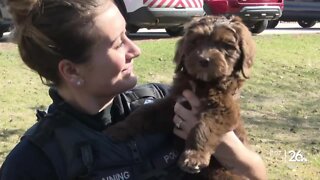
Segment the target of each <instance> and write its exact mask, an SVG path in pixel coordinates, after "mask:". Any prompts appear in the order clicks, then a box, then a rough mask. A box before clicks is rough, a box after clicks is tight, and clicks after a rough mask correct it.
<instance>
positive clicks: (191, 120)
mask: <svg viewBox="0 0 320 180" xmlns="http://www.w3.org/2000/svg"><path fill="white" fill-rule="evenodd" d="M182 95H183V97H184V98H185V99H184V100H187V101H188V102H189V104H190V106H191V109H190V110H189V109H187V108H185V107H184V106H182V105H181V104H180V103H181V101H180V102H177V103H176V104H175V106H174V111H175V116H174V118H173V121H174V124H175V126H176V127H175V128H174V130H173V132H174V133H175V134H176V135H177V136H179V137H180V138H182V139H187V137H188V134H189V132H190V130H191V129H192V128H193V127H195V126H196V125H197V124H198V122H199V116H198V114H199V110H200V100H199V98H198V97H196V95H195V94H194V93H193V92H192V91H190V90H185V91H183V93H182ZM220 142H221V143H220V145H219V146H218V147H217V149H216V151H215V153H214V156H215V157H216V158H217V159H218V161H219V162H220V163H221V164H223V165H224V166H225V167H226V168H227V169H229V170H230V171H232V172H234V173H236V174H238V175H242V176H245V177H247V178H249V179H259V180H260V179H267V175H266V168H265V165H264V163H263V161H262V159H261V157H260V156H259V155H258V154H257V153H255V152H253V151H251V150H250V149H248V148H247V147H246V146H245V145H244V144H243V143H242V142H241V141H240V140H239V138H238V137H237V136H236V135H235V133H234V132H233V131H229V132H228V133H226V134H224V135H223V136H222V137H221V139H220Z"/></svg>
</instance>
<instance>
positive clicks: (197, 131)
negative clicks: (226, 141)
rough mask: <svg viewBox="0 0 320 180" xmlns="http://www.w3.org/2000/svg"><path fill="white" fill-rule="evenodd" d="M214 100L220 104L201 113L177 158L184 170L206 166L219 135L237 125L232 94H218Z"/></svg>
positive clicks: (193, 170) (198, 169)
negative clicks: (183, 149)
mask: <svg viewBox="0 0 320 180" xmlns="http://www.w3.org/2000/svg"><path fill="white" fill-rule="evenodd" d="M215 95H217V94H215ZM211 98H212V97H211ZM215 98H216V97H215ZM216 100H219V103H220V104H218V105H217V107H214V108H211V109H208V110H207V111H205V112H203V113H202V114H201V117H200V122H199V124H198V125H197V126H196V127H195V128H194V129H193V130H192V131H191V132H190V134H189V136H188V139H187V140H186V148H185V151H184V152H183V154H182V155H181V157H180V159H179V165H180V167H181V169H183V170H184V171H187V172H189V173H198V172H200V170H201V169H202V168H204V167H207V166H208V165H209V162H210V157H211V155H212V154H213V153H214V152H215V149H216V147H217V146H218V144H219V143H220V142H219V139H220V137H221V136H222V135H223V134H225V133H227V132H228V131H231V130H233V129H234V128H235V127H236V126H237V123H238V121H239V107H238V105H237V104H236V103H235V102H234V101H233V99H232V96H231V95H226V96H225V95H222V94H218V99H216ZM215 103H217V102H215Z"/></svg>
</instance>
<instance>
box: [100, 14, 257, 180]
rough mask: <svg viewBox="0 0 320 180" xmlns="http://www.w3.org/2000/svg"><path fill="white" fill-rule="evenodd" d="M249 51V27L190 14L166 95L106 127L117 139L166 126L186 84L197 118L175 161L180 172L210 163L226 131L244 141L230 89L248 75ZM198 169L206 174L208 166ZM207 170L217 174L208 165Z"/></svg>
mask: <svg viewBox="0 0 320 180" xmlns="http://www.w3.org/2000/svg"><path fill="white" fill-rule="evenodd" d="M254 54H255V44H254V42H253V39H252V37H251V33H250V32H249V30H248V29H247V27H246V26H245V25H244V24H243V23H242V21H241V19H240V18H238V17H231V18H225V17H222V16H218V17H217V16H205V17H202V18H199V19H194V20H193V21H191V22H190V23H189V24H188V25H187V26H186V28H185V35H184V36H183V37H182V39H180V40H179V42H178V44H177V51H176V54H175V57H174V62H175V63H176V70H175V77H174V80H173V85H172V89H171V92H170V95H169V96H168V97H166V98H164V99H161V100H158V101H157V102H155V103H153V104H150V105H146V106H143V107H141V108H138V109H137V110H136V111H134V112H133V113H132V114H131V115H129V117H128V118H127V119H126V120H125V121H123V122H120V123H117V124H116V125H115V126H112V127H110V128H108V129H107V130H106V133H107V134H109V135H111V136H113V137H114V138H115V139H120V140H121V139H125V138H127V137H129V136H133V135H135V134H137V133H141V132H144V131H149V132H150V131H151V132H153V131H170V132H171V131H172V129H173V128H174V123H173V121H172V119H173V116H174V110H173V107H174V104H175V102H176V101H177V100H178V98H180V97H181V94H182V91H183V90H185V89H191V90H192V91H193V92H194V93H195V94H196V95H197V96H198V97H199V98H200V101H201V110H200V113H199V114H198V116H199V119H200V121H199V124H198V125H197V126H196V127H194V128H193V129H192V130H191V132H190V134H189V136H188V138H187V140H186V141H185V150H184V151H183V153H182V155H181V156H180V159H179V162H178V163H179V166H180V167H181V169H182V170H184V171H186V172H189V173H198V172H200V170H201V169H202V168H205V167H207V166H208V165H209V164H210V166H211V163H212V159H211V155H212V154H213V153H214V152H215V149H216V147H217V145H218V144H219V138H220V137H221V136H222V135H223V134H225V133H226V132H228V131H231V130H234V131H235V133H236V134H237V135H238V137H239V138H240V140H241V141H242V142H244V144H246V143H247V140H246V133H245V130H244V128H243V126H242V121H241V118H240V108H239V103H238V98H235V94H236V93H237V92H238V91H239V89H240V87H241V86H242V84H243V82H244V81H245V79H247V78H248V77H249V71H250V68H251V66H252V62H253V59H254ZM210 161H211V162H210ZM206 169H208V168H206ZM209 169H210V168H209ZM204 172H207V174H206V176H208V172H209V171H208V170H204ZM216 172H218V171H216ZM210 174H211V175H213V176H216V177H217V176H220V175H218V174H217V173H215V172H213V171H211V172H210ZM211 175H210V176H211ZM220 178H221V177H220ZM208 179H214V178H213V177H208Z"/></svg>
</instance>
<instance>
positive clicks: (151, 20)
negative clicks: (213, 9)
mask: <svg viewBox="0 0 320 180" xmlns="http://www.w3.org/2000/svg"><path fill="white" fill-rule="evenodd" d="M116 3H117V4H118V7H119V9H120V11H121V12H122V14H123V16H124V17H125V19H126V21H127V31H128V32H130V33H136V32H137V31H138V30H139V29H140V28H148V29H154V28H165V30H166V32H167V33H168V34H169V35H170V36H178V35H181V34H182V33H183V24H184V23H186V22H188V21H190V20H191V19H192V18H193V17H196V16H203V15H204V10H203V0H116Z"/></svg>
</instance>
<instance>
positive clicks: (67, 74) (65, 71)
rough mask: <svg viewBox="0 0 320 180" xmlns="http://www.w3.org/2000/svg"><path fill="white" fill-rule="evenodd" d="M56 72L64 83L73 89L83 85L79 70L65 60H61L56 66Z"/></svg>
mask: <svg viewBox="0 0 320 180" xmlns="http://www.w3.org/2000/svg"><path fill="white" fill-rule="evenodd" d="M58 71H59V75H60V76H61V78H62V79H63V81H64V82H65V83H67V84H69V85H71V86H75V87H79V86H82V85H83V83H84V80H83V78H82V77H81V76H80V75H79V70H78V68H77V66H76V64H74V63H73V62H71V61H69V60H67V59H63V60H61V61H60V62H59V64H58Z"/></svg>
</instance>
